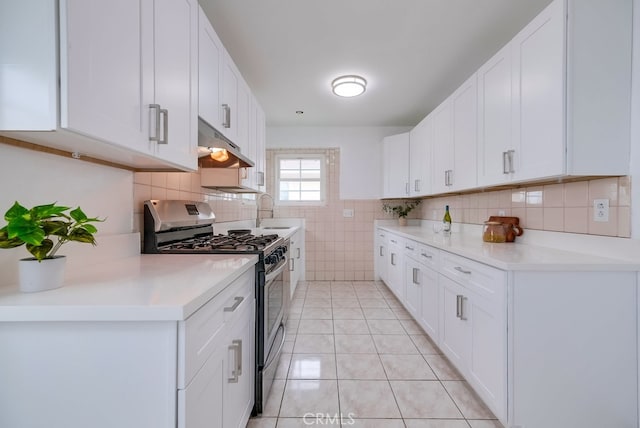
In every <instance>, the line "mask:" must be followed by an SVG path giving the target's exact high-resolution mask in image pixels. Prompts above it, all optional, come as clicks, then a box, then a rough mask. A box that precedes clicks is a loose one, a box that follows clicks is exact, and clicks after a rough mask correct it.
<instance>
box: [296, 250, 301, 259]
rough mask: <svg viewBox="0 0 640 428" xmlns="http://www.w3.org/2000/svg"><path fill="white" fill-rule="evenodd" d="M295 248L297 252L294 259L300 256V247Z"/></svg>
mask: <svg viewBox="0 0 640 428" xmlns="http://www.w3.org/2000/svg"><path fill="white" fill-rule="evenodd" d="M296 250H298V253H297V255H296V259H299V258H300V248H296Z"/></svg>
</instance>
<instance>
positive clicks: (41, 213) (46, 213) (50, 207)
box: [30, 202, 69, 219]
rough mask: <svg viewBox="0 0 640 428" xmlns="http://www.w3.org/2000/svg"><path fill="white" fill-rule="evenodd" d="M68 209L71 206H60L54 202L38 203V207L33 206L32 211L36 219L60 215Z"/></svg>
mask: <svg viewBox="0 0 640 428" xmlns="http://www.w3.org/2000/svg"><path fill="white" fill-rule="evenodd" d="M68 209H69V207H63V206H59V205H56V204H55V202H54V203H53V204H46V205H38V206H36V207H33V208H31V211H30V213H31V215H32V216H33V218H34V219H45V218H51V217H58V216H60V215H62V213H64V212H65V211H67V210H68Z"/></svg>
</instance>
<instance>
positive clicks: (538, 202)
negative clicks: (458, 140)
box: [421, 177, 631, 238]
mask: <svg viewBox="0 0 640 428" xmlns="http://www.w3.org/2000/svg"><path fill="white" fill-rule="evenodd" d="M630 195H631V180H630V178H629V177H608V178H599V179H594V180H588V181H577V182H570V183H558V184H550V185H544V186H531V187H521V188H516V189H508V190H496V191H487V192H479V193H473V194H467V195H455V196H444V197H436V198H428V199H425V200H424V201H423V203H422V212H421V218H422V219H425V220H440V219H441V218H442V217H443V215H444V207H445V205H449V206H450V208H451V216H452V217H453V221H454V222H461V223H473V224H482V223H483V222H484V221H485V220H487V219H488V218H489V216H492V215H500V213H504V215H506V216H515V217H519V218H520V224H521V225H522V226H523V227H524V228H526V229H537V230H547V231H554V232H568V233H583V234H590V235H604V236H617V237H621V238H629V237H630V236H631V197H630ZM594 199H608V200H609V207H610V208H609V221H608V222H604V223H601V222H596V221H594V220H593V200H594Z"/></svg>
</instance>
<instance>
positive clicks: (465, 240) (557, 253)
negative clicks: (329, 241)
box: [378, 225, 640, 271]
mask: <svg viewBox="0 0 640 428" xmlns="http://www.w3.org/2000/svg"><path fill="white" fill-rule="evenodd" d="M378 227H379V228H382V229H385V230H388V231H389V232H393V233H395V234H397V235H400V236H402V237H404V238H407V239H412V240H414V241H417V242H421V243H423V244H426V245H429V246H431V247H435V248H439V249H441V250H445V251H448V252H450V253H453V254H457V255H460V256H463V257H467V258H469V259H472V260H475V261H478V262H480V263H484V264H487V265H489V266H493V267H496V268H498V269H503V270H519V271H531V270H535V271H614V270H615V271H640V264H639V263H635V262H631V261H628V260H618V259H613V258H607V257H600V256H596V255H592V254H584V253H579V252H572V251H564V250H559V249H555V248H548V247H542V246H536V245H530V244H521V243H518V242H517V241H518V239H517V238H516V242H514V243H511V242H510V243H501V244H494V243H487V242H483V241H482V236H481V234H480V233H465V232H455V231H454V232H453V233H452V234H451V236H450V237H445V236H443V234H442V233H434V232H433V231H432V230H431V229H430V228H427V227H420V226H404V227H401V226H391V225H378ZM525 233H526V232H525Z"/></svg>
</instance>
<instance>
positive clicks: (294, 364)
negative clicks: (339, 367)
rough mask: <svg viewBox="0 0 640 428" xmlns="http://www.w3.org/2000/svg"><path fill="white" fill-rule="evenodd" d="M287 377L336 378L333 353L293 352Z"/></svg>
mask: <svg viewBox="0 0 640 428" xmlns="http://www.w3.org/2000/svg"><path fill="white" fill-rule="evenodd" d="M288 378H289V379H336V356H335V355H334V354H293V355H292V356H291V363H290V364H289V377H288Z"/></svg>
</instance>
